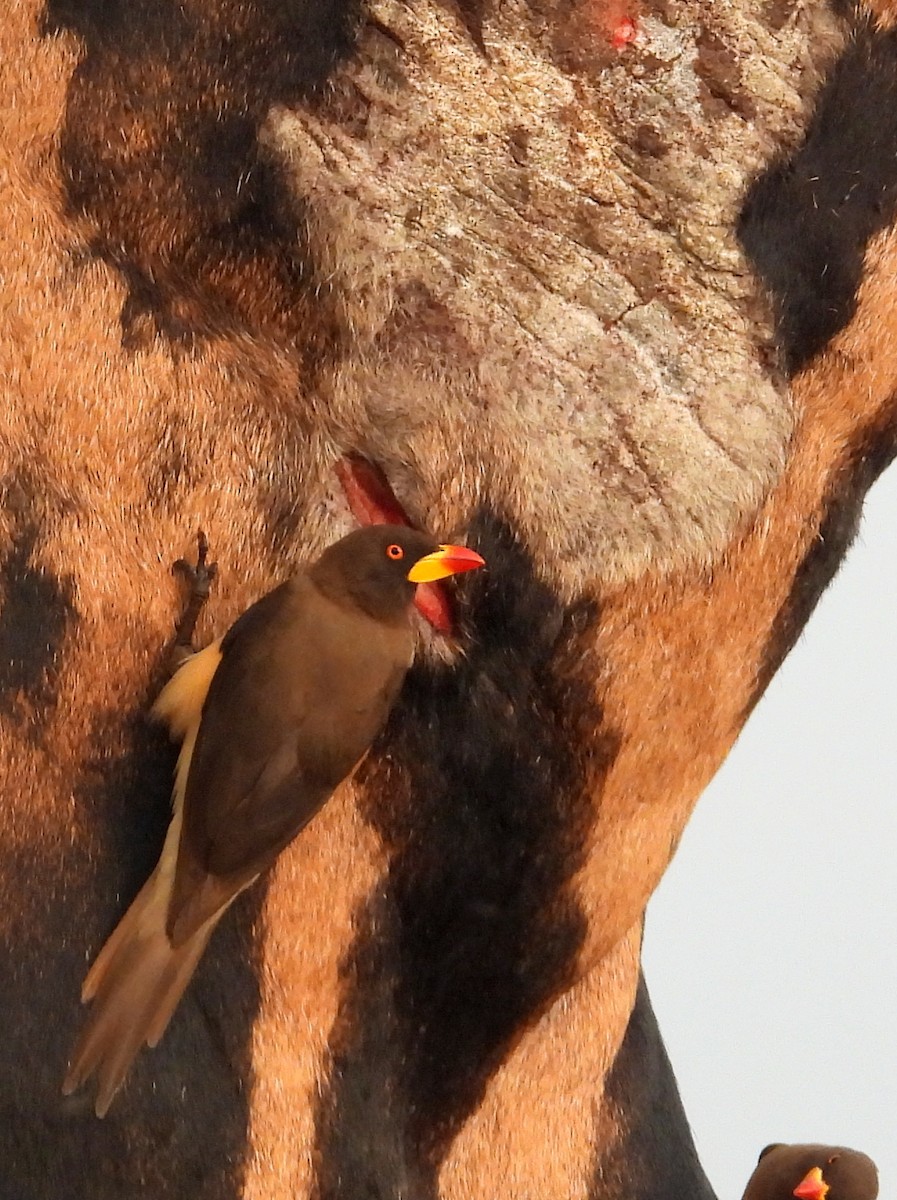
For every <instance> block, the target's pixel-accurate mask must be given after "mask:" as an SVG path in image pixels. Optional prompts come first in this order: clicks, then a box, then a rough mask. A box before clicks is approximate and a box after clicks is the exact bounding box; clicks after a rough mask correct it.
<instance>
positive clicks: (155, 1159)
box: [0, 0, 897, 1200]
mask: <svg viewBox="0 0 897 1200" xmlns="http://www.w3.org/2000/svg"><path fill="white" fill-rule="evenodd" d="M623 18H631V19H634V21H635V29H636V38H635V41H634V42H631V43H627V44H626V45H625V46H624V48H623V49H621V50H620V51H617V50H615V49H614V47H613V41H614V38H615V36H616V31H617V30H618V28H619V25H620V22H621V21H622V20H623ZM892 25H893V5H890V4H885V3H879V4H877V5H875V6H873V7H872V8H871V9H870V10H867V9H865V8H863V9H860V10H858V9H855V8H854V7H853V6H852V5H850V4H845V3H841V4H839V5H838V6H837V11H832V12H829V11H828V10H827V9H825V8H823V6H822V5H818V4H806V5H805V4H801V3H790V2H789V0H772V2H766V0H762V2H761V0H754V2H747V3H739V4H732V5H723V4H718V3H711V2H710V0H702V2H699V0H656V2H654V3H650V4H649V3H647V2H646V3H643V4H641V5H636V4H633V5H632V6H631V7H630V6H623V5H621V4H620V3H618V2H617V0H613V2H610V3H606V4H603V3H600V2H596V0H581V2H578V0H559V2H558V3H557V4H550V3H547V2H544V0H532V2H531V3H530V4H529V5H524V4H522V3H515V2H512V3H503V4H501V5H499V4H495V5H492V4H489V3H486V2H485V0H464V3H461V4H459V5H457V6H456V5H454V4H451V3H449V2H448V0H445V2H443V3H439V2H437V0H413V2H412V3H410V4H406V5H401V6H400V5H392V4H391V3H388V2H384V3H380V2H379V0H375V3H373V4H372V5H371V6H370V7H367V8H362V7H361V5H360V4H358V5H356V4H354V3H349V2H347V0H202V2H200V0H47V3H46V4H41V3H39V2H38V0H13V2H12V4H11V5H9V6H8V11H7V12H6V13H5V14H4V20H3V22H2V23H0V95H2V111H3V124H2V139H0V142H2V158H0V203H2V211H3V221H2V222H0V264H2V267H0V270H2V275H3V287H2V290H0V384H2V388H3V402H2V404H0V601H2V607H0V777H2V794H3V797H4V802H3V805H2V811H0V954H2V959H3V962H4V964H5V966H4V970H3V971H2V972H0V1011H2V1012H3V1013H4V1015H5V1020H6V1028H7V1029H8V1030H14V1031H15V1032H14V1035H13V1034H7V1036H6V1037H5V1038H4V1039H3V1041H2V1042H0V1197H2V1198H3V1200H6V1197H9V1198H10V1200H13V1198H14V1200H58V1197H59V1196H60V1195H65V1196H84V1197H85V1198H87V1197H90V1198H91V1200H120V1198H121V1197H123V1196H127V1197H129V1200H131V1198H140V1197H147V1198H151V1200H174V1198H175V1197H177V1198H179V1200H180V1198H182V1197H184V1196H190V1197H194V1198H208V1200H230V1198H236V1197H245V1198H247V1200H248V1198H250V1197H252V1198H258V1200H262V1198H264V1200H288V1198H289V1200H294V1198H295V1197H300V1196H311V1197H315V1198H316V1200H354V1197H356V1196H357V1197H359V1198H361V1197H364V1198H365V1200H367V1198H369V1197H383V1198H384V1200H385V1198H387V1197H388V1198H390V1200H391V1198H394V1197H395V1198H397V1197H411V1198H413V1200H418V1198H420V1200H429V1198H431V1197H436V1196H440V1197H445V1198H447V1200H448V1198H451V1200H472V1198H479V1197H489V1198H493V1197H494V1198H496V1200H504V1198H506V1197H507V1198H508V1200H510V1198H511V1197H514V1198H518V1197H538V1198H539V1200H553V1198H555V1197H557V1198H558V1200H560V1198H563V1200H570V1198H583V1197H587V1196H588V1197H591V1198H593V1200H624V1198H625V1200H642V1198H644V1200H648V1197H651V1198H652V1200H657V1198H658V1197H661V1198H662V1200H667V1198H669V1200H709V1197H710V1195H711V1193H710V1190H709V1186H708V1184H707V1182H706V1180H705V1179H704V1177H703V1174H702V1172H701V1170H700V1167H699V1165H698V1163H697V1161H696V1158H695V1155H694V1150H693V1147H692V1144H691V1139H690V1135H689V1132H688V1128H687V1124H686V1122H685V1119H684V1116H683V1114H682V1112H681V1107H680V1106H679V1103H678V1099H677V1096H676V1092H675V1084H674V1082H673V1080H672V1076H671V1072H670V1067H669V1064H668V1062H667V1060H666V1058H665V1055H664V1053H663V1050H662V1045H661V1043H660V1037H659V1034H658V1031H657V1029H656V1025H655V1024H654V1022H653V1017H652V1015H651V1012H650V1003H649V1001H648V998H647V993H646V991H645V990H644V987H643V986H642V985H640V981H639V943H640V931H641V920H642V915H643V911H644V906H645V903H646V901H647V898H648V897H649V895H650V894H651V891H652V890H653V888H654V886H655V885H656V883H657V880H658V879H659V877H660V875H661V874H662V872H663V870H664V868H665V866H666V864H667V862H668V861H669V858H670V855H671V854H672V853H673V851H674V849H675V846H676V844H677V842H678V839H679V836H680V834H681V831H682V828H683V825H684V823H685V821H686V820H687V818H688V815H689V813H690V811H691V809H692V807H693V805H694V803H695V801H696V799H697V797H698V795H699V794H700V792H701V790H702V788H703V787H704V785H705V784H706V782H707V781H708V780H709V779H710V777H711V776H712V774H713V773H714V771H715V770H716V769H717V767H718V766H719V764H720V762H721V761H722V759H723V758H724V756H725V754H726V753H727V751H728V749H729V747H730V746H731V744H732V742H733V740H734V738H735V737H736V736H737V733H738V731H739V729H740V727H741V725H742V723H743V721H744V719H745V716H746V714H747V712H748V711H749V709H750V707H751V706H752V704H753V703H754V702H755V701H756V699H757V697H758V695H759V694H760V692H761V691H762V688H763V687H764V686H765V684H766V682H767V681H768V679H769V677H770V676H771V674H772V672H773V671H774V669H775V667H776V666H777V665H778V663H779V662H780V661H781V658H782V656H783V655H784V653H785V652H786V651H787V649H788V648H789V646H790V645H791V643H792V642H793V640H794V638H795V637H796V635H797V633H798V632H799V630H800V627H801V625H802V624H803V622H804V621H805V620H806V618H807V616H808V615H809V613H810V612H811V610H812V607H813V605H814V603H815V601H816V599H817V598H818V595H819V593H820V591H821V590H822V588H823V587H824V585H825V584H826V583H827V581H828V579H829V578H830V577H831V575H832V574H833V572H834V570H835V569H836V567H837V563H838V561H839V558H840V556H841V555H842V554H843V551H844V549H845V547H846V545H847V544H848V542H849V539H850V537H851V535H852V531H853V529H854V527H855V523H856V519H857V516H858V512H859V507H860V504H861V502H862V496H863V494H864V491H865V489H866V488H867V487H868V485H869V483H870V482H871V480H872V479H873V478H874V477H875V475H876V474H877V472H878V471H880V470H881V469H882V467H883V466H884V465H885V464H886V463H887V462H888V461H889V460H890V458H891V457H892V455H893V453H894V421H895V401H894V394H895V380H897V308H895V306H894V304H893V299H892V293H893V278H894V274H895V268H897V234H895V232H894V206H895V183H894V180H893V178H892V174H891V164H892V163H893V162H894V161H897V117H895V116H894V114H895V112H897V106H894V105H893V104H891V103H890V102H889V99H888V97H889V96H890V91H889V89H890V88H892V86H893V84H892V81H893V79H894V78H895V77H897V69H895V68H897V42H895V38H897V34H894V33H893V32H891V27H892ZM814 114H815V115H814ZM858 148H861V149H862V148H865V159H864V162H863V164H862V165H863V175H862V179H863V184H864V185H863V186H857V168H856V152H857V149H858ZM820 200H822V201H824V202H823V203H820ZM833 314H834V315H833ZM773 330H774V331H775V337H776V339H777V347H778V348H777V349H776V347H775V346H774V343H773V337H772V331H773ZM788 372H790V373H791V375H792V378H791V379H790V381H789V380H786V378H785V375H786V373H788ZM789 383H790V386H789ZM358 453H360V454H364V455H366V456H367V457H368V458H370V459H371V460H372V461H373V462H375V463H376V464H377V465H378V466H379V467H380V468H382V470H383V471H384V472H385V473H386V476H387V477H388V479H389V480H390V482H391V484H392V486H393V487H394V489H395V491H396V494H397V496H398V498H399V500H400V501H401V502H402V504H403V505H404V507H405V509H406V511H407V512H408V514H409V516H410V517H411V518H412V519H413V520H414V521H415V522H417V523H420V524H425V525H427V526H429V527H430V528H431V529H432V530H434V531H435V532H437V533H438V534H439V536H440V537H441V538H445V539H451V540H464V539H465V538H466V539H467V540H468V541H469V544H471V545H474V546H475V547H476V548H477V549H479V550H480V551H481V553H482V554H483V555H484V556H485V557H486V559H487V561H488V562H489V566H490V570H489V572H488V574H486V573H483V574H482V577H481V578H472V579H469V580H464V581H461V583H460V585H459V589H458V593H459V614H460V625H459V630H458V638H457V643H456V644H455V643H448V644H446V643H445V642H437V640H436V638H435V636H434V635H432V634H431V633H429V632H426V631H423V630H422V632H421V654H420V658H419V662H418V665H417V667H416V668H415V669H414V671H413V672H412V674H411V676H410V677H409V682H408V686H407V689H406V691H405V693H404V695H403V698H402V700H401V701H400V703H399V705H398V707H397V709H396V710H395V712H394V717H393V720H392V721H391V723H390V726H389V728H388V729H387V731H386V732H385V734H384V735H383V737H382V738H381V739H380V741H379V742H378V743H377V745H376V746H375V748H374V752H373V753H372V755H371V757H370V758H369V760H368V762H367V763H366V764H365V768H364V771H363V773H362V774H361V776H360V777H359V779H358V780H357V782H356V784H355V785H354V786H353V788H352V789H349V788H345V789H343V790H342V791H341V792H339V793H338V794H337V795H336V796H335V797H334V799H333V800H332V801H331V803H330V804H329V805H328V806H326V807H325V809H324V811H323V812H322V813H321V814H320V816H319V817H318V818H316V820H315V821H314V822H313V823H312V825H311V826H310V827H309V828H308V829H307V830H306V831H305V833H304V834H303V836H302V837H301V838H300V839H299V840H298V841H297V843H296V844H295V845H294V846H293V847H291V849H290V850H289V851H288V852H287V853H286V854H285V855H284V856H283V859H282V860H281V861H280V863H279V864H278V867H277V870H276V871H275V873H274V875H273V876H272V878H271V880H270V882H269V884H268V885H267V887H266V888H264V889H256V890H253V891H252V892H251V893H249V894H247V896H246V897H245V898H244V899H243V900H241V901H240V902H238V903H237V904H236V905H235V906H234V908H233V910H232V912H231V913H230V914H229V915H228V917H227V919H226V920H225V921H224V922H223V923H222V926H221V928H220V929H219V931H218V932H217V934H216V936H215V937H214V938H213V940H212V943H211V945H210V948H209V952H208V954H207V955H206V957H205V958H204V960H203V963H202V965H201V967H200V969H199V971H198V973H197V977H196V979H195V981H194V983H193V984H192V985H191V988H190V990H189V992H188V994H187V996H186V997H185V1000H184V1003H183V1004H182V1006H181V1007H180V1009H179V1011H178V1013H177V1015H176V1017H175V1019H174V1020H173V1021H172V1024H171V1027H170V1029H169V1031H168V1033H167V1034H166V1038H165V1040H164V1042H163V1043H162V1045H161V1046H160V1047H159V1048H158V1050H157V1051H155V1052H154V1053H153V1054H152V1055H145V1056H144V1057H143V1059H142V1060H141V1062H140V1063H139V1064H138V1066H137V1069H136V1070H135V1071H134V1073H133V1076H132V1078H131V1079H130V1080H129V1083H128V1086H127V1087H126V1089H124V1090H123V1092H122V1095H121V1096H120V1097H119V1099H118V1100H117V1102H116V1106H115V1107H114V1108H113V1109H112V1110H111V1112H110V1114H109V1116H108V1117H107V1119H106V1120H105V1121H104V1122H102V1123H100V1122H97V1121H96V1119H95V1118H94V1117H93V1115H92V1110H91V1106H90V1100H89V1098H88V1097H80V1096H73V1097H71V1098H69V1099H67V1100H63V1098H62V1097H61V1095H60V1092H59V1084H60V1081H61V1078H62V1075H63V1073H64V1069H65V1056H66V1053H67V1051H68V1048H69V1046H70V1045H71V1042H72V1038H73V1035H74V1031H75V1029H76V1026H77V1024H78V1021H79V1016H80V1014H79V1013H78V1011H77V1010H78V1004H77V993H78V985H79V982H80V980H81V978H82V976H83V974H84V969H85V966H86V963H87V961H88V960H89V959H90V958H91V957H92V955H93V954H94V953H95V952H96V950H97V948H98V947H99V945H100V944H101V943H102V941H103V939H104V938H105V936H106V935H107V934H108V933H109V931H110V930H111V928H112V927H113V925H114V924H115V922H116V920H117V919H118V918H119V917H120V916H121V914H122V912H123V911H124V909H125V908H126V907H127V904H128V902H129V901H130V900H131V899H132V898H133V896H134V895H135V894H136V892H137V890H138V887H139V885H140V883H141V882H142V881H143V879H145V878H146V876H147V875H148V874H149V871H150V869H151V867H152V864H153V862H154V861H155V858H156V856H157V854H158V851H159V848H160V846H161V842H162V836H163V833H164V828H165V825H166V816H167V814H166V806H167V800H168V794H169V791H170V779H171V770H172V766H173V761H174V755H173V753H172V752H171V751H169V749H168V748H167V746H166V744H165V742H164V739H163V737H162V736H161V734H159V733H157V732H155V731H153V730H152V729H151V728H149V727H148V726H147V724H146V723H145V722H144V720H143V717H142V714H143V713H144V712H145V711H146V709H147V708H148V706H149V703H150V701H151V699H152V697H153V696H154V695H155V693H156V692H157V691H158V688H159V686H160V684H161V681H162V680H161V673H162V664H163V661H164V656H165V644H166V639H167V638H169V637H170V634H171V630H172V629H173V625H174V619H175V615H176V610H177V606H178V597H177V592H176V585H175V583H174V581H173V580H172V579H171V577H170V575H169V574H168V564H169V563H170V562H171V560H172V559H173V558H175V557H177V556H178V555H179V554H182V553H184V552H185V551H187V550H188V548H189V547H190V546H191V545H192V543H193V539H194V536H195V532H196V530H197V528H199V527H202V528H204V529H205V530H206V532H207V533H208V535H209V539H210V542H211V544H212V548H213V553H214V556H215V557H216V558H217V559H218V562H219V564H220V568H221V575H220V582H219V584H218V586H217V587H216V591H215V594H214V598H213V601H212V603H211V604H210V606H209V609H208V610H207V615H206V617H205V618H204V621H205V629H206V632H207V633H211V632H213V631H215V632H221V631H222V630H224V629H225V628H227V626H228V625H229V623H230V622H231V621H232V620H233V619H234V617H235V616H236V615H237V613H238V612H240V611H241V610H242V609H244V608H245V607H247V605H248V604H249V603H250V602H251V601H252V600H253V599H255V598H256V597H257V596H258V595H260V594H261V593H262V592H264V591H265V590H267V589H268V588H269V587H270V586H271V585H272V584H273V583H274V582H275V581H276V580H278V579H280V578H283V577H284V576H285V575H286V574H288V573H289V570H290V568H291V566H292V565H293V564H295V563H296V562H297V561H299V560H300V559H303V558H306V557H311V556H313V555H314V554H316V553H317V552H318V551H319V550H320V548H321V547H322V546H323V545H325V544H326V543H327V542H329V541H331V540H333V539H334V538H335V537H336V536H338V535H339V534H340V533H341V532H343V531H344V530H345V529H347V528H348V527H349V524H350V518H349V513H348V509H347V507H346V503H345V499H344V496H343V492H342V488H341V486H340V483H339V480H338V475H337V471H336V464H337V463H338V462H339V461H340V459H341V458H342V456H344V455H350V454H358Z"/></svg>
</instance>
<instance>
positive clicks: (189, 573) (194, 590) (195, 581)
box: [170, 531, 218, 674]
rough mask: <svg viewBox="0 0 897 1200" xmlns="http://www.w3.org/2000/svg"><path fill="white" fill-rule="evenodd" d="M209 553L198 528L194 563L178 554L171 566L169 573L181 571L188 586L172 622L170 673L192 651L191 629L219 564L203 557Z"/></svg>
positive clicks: (200, 610) (178, 573) (203, 535)
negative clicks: (181, 610)
mask: <svg viewBox="0 0 897 1200" xmlns="http://www.w3.org/2000/svg"><path fill="white" fill-rule="evenodd" d="M208 554H209V541H208V538H207V537H206V535H205V534H204V533H203V532H202V531H200V532H199V533H198V534H197V538H196V565H195V566H194V565H193V563H190V562H188V561H187V559H186V558H179V559H178V560H177V561H176V562H174V563H172V566H171V572H172V574H173V575H182V576H183V577H184V579H186V581H187V585H188V587H189V589H190V590H189V593H188V595H187V603H186V604H185V606H184V611H183V613H181V617H180V620H179V621H178V623H177V625H176V626H175V631H174V644H173V645H172V647H171V655H170V668H171V672H172V674H174V672H175V671H176V670H177V669H178V667H179V666H181V664H182V663H183V662H184V661H185V660H186V659H188V658H189V657H190V655H191V654H193V653H194V646H193V633H194V630H195V629H196V622H197V621H198V620H199V614H200V613H201V612H202V610H203V608H204V607H205V603H206V601H207V600H208V598H209V594H210V592H211V590H212V583H213V582H214V580H215V577H216V575H217V574H218V564H217V563H213V562H207V561H206V560H207V558H208Z"/></svg>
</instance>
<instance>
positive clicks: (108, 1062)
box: [62, 874, 215, 1117]
mask: <svg viewBox="0 0 897 1200" xmlns="http://www.w3.org/2000/svg"><path fill="white" fill-rule="evenodd" d="M158 882H159V880H158V876H157V874H153V876H152V877H151V878H150V879H149V880H148V881H147V883H146V884H145V885H144V887H143V889H142V890H141V891H140V893H139V894H138V896H137V898H136V900H135V901H134V903H133V904H132V905H131V907H130V908H129V909H128V911H127V912H126V913H125V915H124V917H123V918H122V920H121V921H120V922H119V924H118V926H117V927H116V928H115V930H114V931H113V933H112V935H111V936H110V938H109V940H108V941H107V942H106V944H105V945H104V947H103V949H102V950H101V951H100V954H99V956H98V957H97V960H96V962H95V963H94V965H93V966H92V967H91V969H90V972H89V973H88V975H87V978H86V979H85V981H84V986H83V988H82V992H81V997H82V1000H84V1001H88V1000H91V1001H93V1007H92V1009H91V1011H90V1014H89V1016H88V1018H87V1021H86V1024H85V1026H84V1029H83V1030H82V1032H81V1035H80V1037H79V1038H78V1041H77V1042H76V1044H75V1048H74V1050H73V1052H72V1058H71V1063H70V1066H69V1069H68V1074H67V1075H66V1077H65V1082H64V1083H63V1087H62V1090H63V1092H64V1093H65V1094H66V1095H69V1093H71V1092H73V1091H74V1090H75V1089H76V1088H77V1087H79V1086H80V1085H81V1084H82V1083H84V1082H85V1081H86V1080H87V1079H89V1078H90V1076H91V1075H93V1074H96V1076H97V1100H96V1114H97V1116H98V1117H102V1116H105V1114H106V1112H107V1110H108V1108H109V1105H110V1104H111V1103H112V1100H113V1097H114V1096H115V1093H116V1092H117V1091H118V1089H119V1088H120V1087H121V1085H122V1083H123V1082H124V1079H125V1076H126V1075H127V1073H128V1070H129V1068H130V1066H131V1063H132V1062H133V1061H134V1058H135V1057H136V1056H137V1054H138V1052H139V1050H140V1048H141V1046H142V1045H143V1044H144V1043H145V1044H146V1045H148V1046H155V1045H157V1043H158V1042H159V1039H160V1038H161V1037H162V1034H163V1033H164V1032H165V1028H166V1026H167V1025H168V1022H169V1020H170V1018H171V1014H172V1013H173V1012H174V1010H175V1008H176V1007H177V1003H178V1001H179V1000H180V998H181V996H182V995H183V992H184V989H185V988H186V986H187V984H188V983H189V981H190V977H191V976H192V974H193V972H194V971H195V969H196V965H197V963H198V962H199V960H200V957H201V956H202V952H203V950H205V948H206V943H207V942H208V940H209V935H210V934H211V932H212V929H213V928H214V925H215V921H214V920H212V921H209V922H208V923H207V924H206V925H204V926H202V928H200V929H198V930H197V931H196V932H195V933H194V934H193V935H192V936H191V937H190V938H188V939H187V940H186V941H185V942H184V943H183V944H182V945H180V946H177V947H173V946H172V945H171V943H170V941H169V939H168V936H167V934H166V932H165V911H166V907H167V906H166V905H165V904H162V903H160V902H159V901H160V897H159V891H160V889H159V888H158V886H157V885H158ZM161 890H163V891H164V890H166V889H161Z"/></svg>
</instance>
